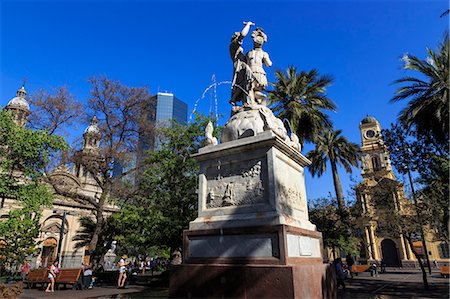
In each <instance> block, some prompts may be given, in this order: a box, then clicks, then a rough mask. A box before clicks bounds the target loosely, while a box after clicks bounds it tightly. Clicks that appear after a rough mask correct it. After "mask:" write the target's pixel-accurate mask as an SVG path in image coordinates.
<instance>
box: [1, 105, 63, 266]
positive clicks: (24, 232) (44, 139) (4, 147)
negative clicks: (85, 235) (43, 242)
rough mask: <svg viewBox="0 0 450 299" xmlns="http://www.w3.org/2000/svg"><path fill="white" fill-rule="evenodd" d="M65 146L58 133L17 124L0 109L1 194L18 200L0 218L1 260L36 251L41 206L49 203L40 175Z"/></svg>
mask: <svg viewBox="0 0 450 299" xmlns="http://www.w3.org/2000/svg"><path fill="white" fill-rule="evenodd" d="M66 148H67V145H66V143H65V142H64V140H63V139H62V138H61V137H57V136H50V135H49V134H48V133H46V132H34V131H32V130H29V129H25V128H22V127H19V126H17V125H16V124H15V123H14V122H13V121H12V118H11V115H10V113H8V112H6V111H0V157H1V158H0V197H1V198H5V199H6V198H8V199H14V200H15V201H16V203H17V209H13V210H11V211H10V212H9V214H8V217H7V218H6V219H4V220H2V221H0V238H1V239H2V240H3V241H4V242H3V243H2V245H0V256H1V257H2V258H1V259H0V264H2V265H9V266H13V265H18V264H21V263H22V262H23V261H24V260H25V258H26V257H27V256H30V255H32V254H34V253H35V252H36V246H37V245H38V243H37V242H36V240H35V239H36V238H37V237H38V236H39V230H40V225H39V220H40V217H41V208H42V207H43V206H47V207H48V206H51V204H52V193H51V192H50V191H49V190H48V188H47V186H46V185H44V184H43V183H41V180H40V178H41V176H42V173H43V168H44V166H45V164H46V163H47V162H48V161H49V159H50V157H51V155H53V154H55V153H56V152H57V151H60V150H65V149H66Z"/></svg>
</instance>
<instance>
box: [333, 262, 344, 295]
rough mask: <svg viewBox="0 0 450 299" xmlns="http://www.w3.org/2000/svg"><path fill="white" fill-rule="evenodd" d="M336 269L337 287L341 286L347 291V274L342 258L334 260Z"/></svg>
mask: <svg viewBox="0 0 450 299" xmlns="http://www.w3.org/2000/svg"><path fill="white" fill-rule="evenodd" d="M334 269H335V270H336V279H337V287H338V288H339V286H340V285H341V286H342V289H343V290H344V291H345V282H344V279H345V273H344V267H343V264H342V259H341V258H340V257H338V258H337V259H335V260H334Z"/></svg>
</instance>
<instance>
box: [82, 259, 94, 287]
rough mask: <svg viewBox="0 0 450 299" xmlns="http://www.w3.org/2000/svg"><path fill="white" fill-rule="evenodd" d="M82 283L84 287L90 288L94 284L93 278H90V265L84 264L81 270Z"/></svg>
mask: <svg viewBox="0 0 450 299" xmlns="http://www.w3.org/2000/svg"><path fill="white" fill-rule="evenodd" d="M83 284H84V287H85V288H89V289H92V287H93V286H94V283H93V279H92V270H91V266H89V265H86V267H85V269H84V272H83Z"/></svg>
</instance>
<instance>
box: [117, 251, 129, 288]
mask: <svg viewBox="0 0 450 299" xmlns="http://www.w3.org/2000/svg"><path fill="white" fill-rule="evenodd" d="M126 259H127V255H126V254H124V255H122V258H121V259H120V260H119V279H118V280H117V287H118V288H124V287H125V280H127V266H128V264H129V263H130V262H125V260H126Z"/></svg>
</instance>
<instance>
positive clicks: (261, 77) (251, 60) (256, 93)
mask: <svg viewBox="0 0 450 299" xmlns="http://www.w3.org/2000/svg"><path fill="white" fill-rule="evenodd" d="M252 38H253V50H251V51H249V52H248V53H247V63H248V65H249V66H250V69H251V71H252V74H253V80H252V90H251V92H252V94H253V98H254V100H255V101H256V102H257V103H258V104H260V105H263V106H266V95H265V94H263V93H262V91H263V90H264V88H266V86H267V84H268V83H267V77H266V72H265V71H264V68H263V64H265V65H266V66H268V67H271V66H272V61H271V60H270V58H269V54H268V53H267V52H265V51H264V50H263V49H262V45H263V44H264V43H265V42H266V41H267V35H266V34H265V33H264V31H263V30H262V28H256V30H255V31H253V32H252Z"/></svg>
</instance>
